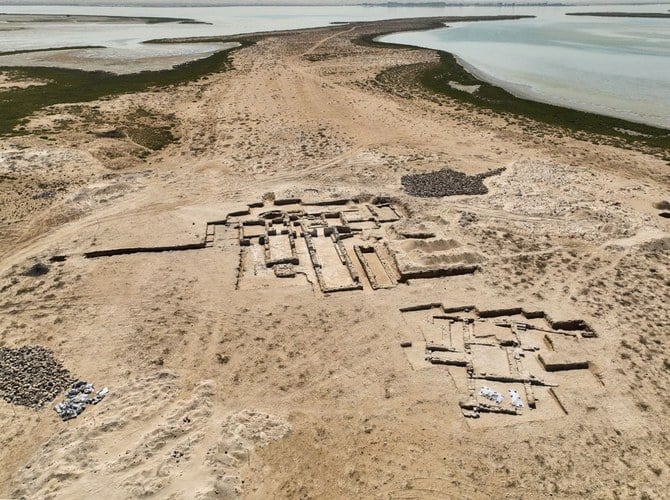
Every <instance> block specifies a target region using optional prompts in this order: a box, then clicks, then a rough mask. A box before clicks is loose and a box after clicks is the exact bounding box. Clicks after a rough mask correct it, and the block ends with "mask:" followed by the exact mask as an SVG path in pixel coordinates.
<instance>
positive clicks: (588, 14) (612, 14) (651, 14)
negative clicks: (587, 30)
mask: <svg viewBox="0 0 670 500" xmlns="http://www.w3.org/2000/svg"><path fill="white" fill-rule="evenodd" d="M565 15H566V16H584V17H639V18H649V19H670V13H668V14H665V13H663V12H567V13H566V14H565Z"/></svg>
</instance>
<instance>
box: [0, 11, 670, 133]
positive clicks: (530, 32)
mask: <svg viewBox="0 0 670 500" xmlns="http://www.w3.org/2000/svg"><path fill="white" fill-rule="evenodd" d="M669 9H670V4H665V5H656V6H639V5H638V6H620V5H618V6H600V7H598V6H590V7H589V6H580V7H512V6H510V7H477V6H470V7H436V8H426V7H397V8H389V7H363V6H346V7H324V6H314V7H310V6H301V7H277V6H273V7H174V8H164V7H82V6H43V7H42V6H25V7H20V6H0V12H3V13H38V14H70V15H108V16H140V17H143V16H144V17H180V18H191V19H196V20H199V21H205V22H208V23H211V24H210V25H204V24H175V23H170V24H151V25H144V24H129V23H91V22H80V23H32V24H28V25H22V26H20V27H21V28H23V29H20V30H11V31H7V30H5V28H7V27H16V25H13V24H12V25H10V24H8V23H0V51H10V50H19V49H35V48H50V47H63V46H73V45H103V46H105V47H108V49H107V50H103V51H96V52H94V53H93V54H91V55H95V56H96V57H100V56H102V57H108V58H110V59H113V58H116V57H118V58H126V59H127V58H128V57H129V56H132V57H134V58H137V59H140V58H142V57H144V58H151V57H163V58H165V59H166V60H167V61H168V62H169V60H170V57H177V56H179V55H183V56H184V57H186V58H195V57H202V56H203V55H206V54H207V53H211V51H212V50H215V49H216V47H212V45H210V44H203V45H197V46H193V45H172V46H157V45H143V44H142V42H143V41H145V40H149V39H154V38H175V37H196V36H212V35H226V34H236V33H248V32H257V31H271V30H280V29H296V28H306V27H314V26H325V25H327V24H329V23H332V22H337V21H365V20H376V19H388V18H401V17H429V16H466V15H511V14H526V15H534V16H537V18H536V19H528V20H519V21H495V22H479V23H456V24H453V25H452V27H450V28H448V29H440V30H433V31H428V32H413V33H400V34H397V35H390V36H387V37H385V38H384V41H390V42H396V43H407V44H411V45H420V46H424V47H432V48H437V49H442V50H447V51H449V52H452V53H454V54H456V55H457V56H458V57H459V58H460V59H461V60H462V61H463V63H464V64H465V65H466V66H467V67H468V68H470V69H471V70H472V71H473V72H475V73H476V74H477V75H478V76H480V77H481V78H483V79H486V80H488V81H491V82H494V83H497V84H499V85H501V86H503V87H505V88H506V89H508V90H510V91H512V92H513V93H515V94H518V95H522V96H527V97H531V98H533V99H537V100H542V101H546V102H551V103H555V104H559V105H563V106H567V107H573V108H577V109H584V110H588V111H594V112H597V113H601V114H606V115H612V116H617V117H622V118H627V119H630V120H634V121H641V122H646V123H651V124H654V125H658V126H663V127H667V128H670V19H662V20H661V19H658V20H654V19H631V18H628V19H621V18H620V19H612V18H591V17H568V16H565V15H564V14H565V12H576V11H592V10H595V11H598V10H600V11H604V10H607V11H611V10H619V11H657V12H667V11H668V10H669ZM81 56H82V58H85V57H86V56H87V53H82V54H81ZM33 57H36V56H33ZM27 58H28V56H26V59H27ZM121 60H123V59H121ZM12 64H20V58H19V61H18V62H12ZM75 64H76V63H75Z"/></svg>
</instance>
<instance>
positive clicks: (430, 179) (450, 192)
mask: <svg viewBox="0 0 670 500" xmlns="http://www.w3.org/2000/svg"><path fill="white" fill-rule="evenodd" d="M504 170H505V169H504V168H498V169H496V170H491V171H489V172H484V173H481V174H477V175H467V174H464V173H463V172H458V171H456V170H451V169H450V168H444V169H442V170H437V171H435V172H428V173H425V174H411V175H403V176H402V178H401V179H400V182H401V183H402V185H403V187H404V188H405V191H407V194H410V195H412V196H419V197H422V198H431V197H442V196H456V195H476V194H486V193H488V192H489V190H488V188H487V187H486V186H485V185H484V182H483V181H484V179H486V178H487V177H491V176H493V175H498V174H500V173H501V172H503V171H504Z"/></svg>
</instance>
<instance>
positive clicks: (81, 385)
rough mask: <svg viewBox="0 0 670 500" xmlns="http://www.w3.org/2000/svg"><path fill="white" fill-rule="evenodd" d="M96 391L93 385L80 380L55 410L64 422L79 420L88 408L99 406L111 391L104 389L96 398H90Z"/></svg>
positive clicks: (96, 394)
mask: <svg viewBox="0 0 670 500" xmlns="http://www.w3.org/2000/svg"><path fill="white" fill-rule="evenodd" d="M94 391H95V387H94V386H93V384H89V383H88V382H86V381H84V380H79V381H77V382H75V383H74V384H72V388H71V389H70V390H69V391H67V393H65V401H63V402H61V403H58V404H57V405H56V406H54V410H55V411H56V413H58V416H59V417H60V418H61V419H62V420H63V421H66V420H71V419H73V418H77V417H78V416H79V415H80V414H81V413H82V412H83V411H84V410H85V409H86V406H88V405H97V404H98V403H99V402H100V401H102V400H103V399H104V398H105V396H107V394H108V393H109V389H108V388H107V387H103V388H102V389H100V390H99V391H98V392H96V393H95V396H93V397H92V398H91V397H89V395H90V394H92V393H93V392H94Z"/></svg>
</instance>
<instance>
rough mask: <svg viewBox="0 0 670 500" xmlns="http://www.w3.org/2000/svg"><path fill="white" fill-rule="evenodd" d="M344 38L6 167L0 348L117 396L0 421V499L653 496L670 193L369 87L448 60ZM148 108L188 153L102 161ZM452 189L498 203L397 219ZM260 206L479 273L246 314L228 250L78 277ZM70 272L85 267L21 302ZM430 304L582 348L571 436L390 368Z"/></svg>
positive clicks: (45, 120) (191, 91)
mask: <svg viewBox="0 0 670 500" xmlns="http://www.w3.org/2000/svg"><path fill="white" fill-rule="evenodd" d="M353 35H356V30H353V31H352V30H351V29H350V28H348V27H347V28H330V29H323V30H312V31H308V32H305V33H296V34H293V35H288V36H278V37H269V38H267V39H264V40H262V41H261V42H259V43H258V44H256V45H255V46H252V47H249V48H246V49H243V50H240V51H238V52H237V53H236V55H235V56H234V66H235V69H234V70H232V71H230V72H228V73H223V74H217V75H213V76H210V77H208V78H206V79H203V80H201V81H198V82H194V83H192V84H189V85H186V86H183V87H180V88H172V89H168V90H165V91H160V92H147V93H144V94H139V95H126V96H122V97H117V98H113V99H108V100H103V101H100V102H96V103H89V104H84V105H81V106H66V105H63V106H58V107H55V108H53V109H50V110H48V111H47V112H45V113H44V114H43V115H40V116H36V117H34V118H33V119H32V120H31V122H30V123H29V124H27V125H26V127H27V128H28V130H32V131H33V133H32V134H30V135H26V136H22V137H16V138H12V139H6V140H3V141H2V145H1V147H0V176H2V183H0V214H1V215H2V217H1V220H0V311H1V314H0V332H2V334H1V337H0V339H1V343H2V344H3V345H4V346H10V347H18V346H21V345H24V344H40V345H44V346H47V347H49V348H50V349H52V350H53V351H54V352H55V354H56V356H57V357H58V358H60V359H62V360H63V362H64V364H65V366H66V367H67V368H68V369H69V370H70V371H71V372H72V373H73V374H74V375H75V376H77V377H80V378H82V379H85V380H88V381H90V382H93V383H95V384H96V386H99V387H101V386H103V385H104V386H107V387H109V388H110V391H111V392H110V395H109V396H108V397H107V398H106V399H105V400H104V401H103V402H102V403H100V404H99V405H98V406H95V407H92V408H90V409H88V410H86V412H84V413H83V414H82V415H81V416H80V417H79V418H77V419H75V420H72V421H69V422H61V421H60V420H59V419H58V417H57V415H56V414H55V413H54V412H53V411H52V410H51V409H49V408H45V409H43V410H41V411H35V410H29V409H25V408H22V407H18V406H11V405H9V404H6V403H4V402H0V423H1V428H2V431H1V433H0V444H1V445H2V446H0V497H7V498H22V497H25V498H88V497H92V496H94V495H96V494H104V495H105V496H107V497H109V498H137V497H155V498H234V497H237V496H241V497H247V498H271V497H276V498H298V497H299V498H314V497H320V498H354V497H364V498H373V497H374V498H455V497H457V498H487V497H489V498H490V497H493V498H546V497H555V498H662V497H664V496H666V495H667V491H668V486H669V485H670V479H669V478H670V458H669V457H670V443H669V442H668V439H669V436H668V430H667V413H668V411H669V410H670V408H669V405H670V400H669V399H668V391H669V390H670V387H669V385H668V380H669V378H668V370H669V369H670V351H669V348H668V332H670V314H669V309H668V303H669V300H668V299H669V298H670V293H669V290H670V259H668V256H669V254H670V220H669V219H665V218H662V217H659V215H658V214H659V210H658V209H657V208H655V207H654V204H655V203H658V202H661V201H663V200H669V199H670V189H669V188H668V186H669V185H670V183H669V182H668V181H669V180H670V166H669V165H668V164H667V162H666V161H663V160H661V159H659V158H658V157H655V156H650V155H646V154H643V153H640V152H636V151H631V150H623V149H618V148H614V147H610V146H605V145H596V144H593V143H590V142H585V141H577V140H574V139H570V138H568V137H565V136H562V135H561V134H556V133H553V132H551V131H547V130H543V128H542V127H541V126H539V125H532V124H530V125H528V124H525V125H524V124H520V123H518V122H517V121H514V120H506V119H505V118H503V117H499V116H493V115H491V114H489V113H485V112H479V111H476V110H472V109H469V108H466V107H465V106H463V105H459V104H457V103H454V102H450V101H448V100H439V99H437V100H429V99H424V98H423V97H421V96H415V95H411V94H410V93H408V92H407V91H403V92H396V93H389V92H387V91H386V90H385V89H383V88H380V87H379V86H377V85H375V84H373V83H372V79H373V78H374V76H375V75H376V74H377V73H378V72H379V71H381V70H382V69H385V68H387V67H390V66H394V65H399V64H407V63H414V62H420V61H429V60H432V59H433V58H434V57H435V55H434V54H433V53H431V52H429V51H418V50H417V51H399V50H398V51H394V50H390V49H370V48H364V47H359V46H355V45H352V44H351V43H350V38H351V36H353ZM137 108H142V109H146V110H148V111H149V112H151V113H155V114H160V115H161V116H163V117H165V116H166V115H169V120H170V123H172V124H173V127H174V131H175V133H176V134H178V136H179V137H180V139H179V141H178V142H177V143H175V144H173V145H171V146H169V147H167V148H166V149H164V150H162V151H161V152H159V153H151V154H142V153H147V152H146V151H143V150H142V148H141V147H140V146H138V145H137V144H134V143H132V141H131V140H130V139H129V138H127V137H123V136H121V137H117V138H114V137H101V136H100V135H95V134H92V133H91V130H94V129H95V130H103V129H105V128H108V129H113V128H115V127H118V126H122V125H123V120H124V117H125V116H127V114H128V113H129V112H132V111H133V110H136V109H137ZM92 116H94V117H95V122H94V123H93V124H92V123H91V120H92V118H91V117H92ZM152 116H153V115H152ZM166 119H167V118H166ZM112 153H114V154H112ZM446 166H448V167H450V168H453V169H457V170H461V171H464V172H466V173H470V174H473V173H479V172H483V171H486V170H489V169H493V168H498V167H506V170H505V171H504V172H503V173H502V174H500V175H499V176H494V177H491V178H489V179H487V180H486V181H485V182H486V184H487V185H488V187H489V194H487V195H482V196H456V197H450V198H443V199H421V198H411V197H409V196H407V195H405V194H404V193H403V191H402V188H401V184H400V177H401V176H402V175H404V174H407V173H417V172H425V171H431V170H437V169H440V168H443V167H446ZM268 192H274V193H275V196H276V197H284V196H297V197H301V198H305V199H312V200H327V199H333V198H338V197H351V196H358V195H369V196H375V195H384V196H390V197H392V198H393V199H394V200H395V201H396V203H397V204H398V206H400V207H402V213H403V218H404V220H403V221H402V224H404V225H405V226H408V227H409V226H411V227H420V228H428V230H430V231H432V232H434V233H435V237H434V238H432V239H431V240H430V241H429V242H428V243H422V244H418V243H417V244H413V245H409V246H407V245H408V244H405V246H406V247H407V248H405V250H407V258H414V259H416V260H417V261H426V262H430V261H431V260H435V259H437V260H439V258H441V257H440V256H441V255H442V254H443V253H444V249H445V248H447V247H454V246H462V247H463V248H466V249H467V250H468V251H467V254H468V255H470V256H475V257H472V258H473V259H474V260H476V261H477V262H478V263H479V264H480V270H479V271H477V272H476V273H474V274H468V275H463V276H452V277H444V278H436V279H423V280H413V281H411V282H410V284H399V285H398V286H396V287H395V288H391V289H387V290H372V289H369V288H367V287H366V288H364V289H363V290H360V291H352V292H340V293H334V294H330V295H327V296H326V295H324V294H322V293H320V292H319V291H318V289H317V288H315V287H314V284H313V283H309V282H308V281H307V280H305V279H301V278H299V277H296V278H295V279H288V278H285V279H283V280H280V281H279V282H277V280H279V279H276V280H272V279H268V280H265V279H260V278H259V279H258V280H256V281H254V279H255V278H254V277H253V276H252V277H249V278H248V279H247V278H245V279H246V281H244V282H243V285H244V286H236V284H237V285H239V283H238V266H239V257H238V254H239V247H238V243H237V240H236V239H235V238H234V237H232V236H230V235H228V236H227V237H226V235H225V233H221V237H218V234H217V239H216V241H215V243H214V245H212V246H210V247H208V248H206V249H203V250H199V251H192V252H166V253H160V254H137V255H127V256H116V257H109V258H101V259H84V258H83V257H81V256H78V255H80V254H81V253H82V252H86V251H91V250H97V249H105V248H118V247H125V246H152V245H171V244H182V243H191V242H194V241H200V240H202V238H203V237H204V235H205V223H206V221H210V220H217V219H221V218H223V217H224V216H225V214H226V213H228V212H230V211H232V210H236V209H239V208H240V207H244V206H245V205H246V204H247V203H252V202H256V201H258V200H260V199H261V198H262V196H263V195H264V194H265V193H268ZM431 242H432V243H431ZM454 242H455V243H454ZM440 252H442V253H440ZM57 254H65V255H71V256H72V257H70V258H69V259H68V260H67V261H65V262H61V263H53V264H49V266H50V269H49V272H48V273H47V274H45V275H43V276H40V277H28V276H24V275H22V273H23V272H24V271H25V270H26V269H27V268H28V267H30V266H31V265H33V264H34V263H35V262H37V261H41V262H48V258H49V257H50V256H52V255H57ZM433 302H434V303H442V304H445V305H447V306H448V305H452V306H459V305H464V304H474V305H476V306H477V307H479V308H504V307H524V308H528V309H529V310H543V311H545V312H547V313H549V314H551V316H552V317H555V318H570V319H582V320H584V321H587V322H588V323H589V324H590V325H591V326H592V327H593V329H594V330H595V331H596V332H597V333H598V338H597V339H593V342H592V343H591V344H589V349H588V351H589V352H588V356H589V361H590V365H591V368H590V370H588V373H590V374H591V375H589V377H591V379H590V380H592V381H594V380H595V381H597V383H589V384H585V385H580V384H579V383H576V382H575V383H572V384H570V383H568V384H567V389H565V391H566V395H565V401H566V403H565V405H566V411H565V412H556V413H553V414H543V416H542V418H531V417H532V413H529V414H528V415H530V417H528V418H525V417H524V418H518V419H517V417H513V416H500V418H498V416H495V418H487V419H480V420H473V419H466V418H464V417H463V416H462V414H461V411H460V409H459V407H458V401H459V398H460V392H459V391H460V389H459V386H458V384H459V383H458V381H456V379H454V378H453V377H451V376H450V372H448V371H446V370H441V369H439V368H433V367H432V368H425V369H416V368H415V366H414V365H413V364H412V363H410V362H409V361H408V358H407V356H406V354H405V352H403V349H402V348H400V342H401V341H403V340H405V339H406V338H407V337H408V336H411V335H412V334H413V333H415V332H413V331H412V329H411V327H410V326H409V324H408V322H407V321H406V319H405V317H404V316H405V315H404V314H402V313H401V312H400V308H401V307H403V306H407V305H412V304H422V303H433ZM575 380H576V379H575ZM568 389H570V390H571V391H572V392H570V391H569V390H568ZM540 403H542V402H540ZM664 492H665V493H664Z"/></svg>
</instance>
